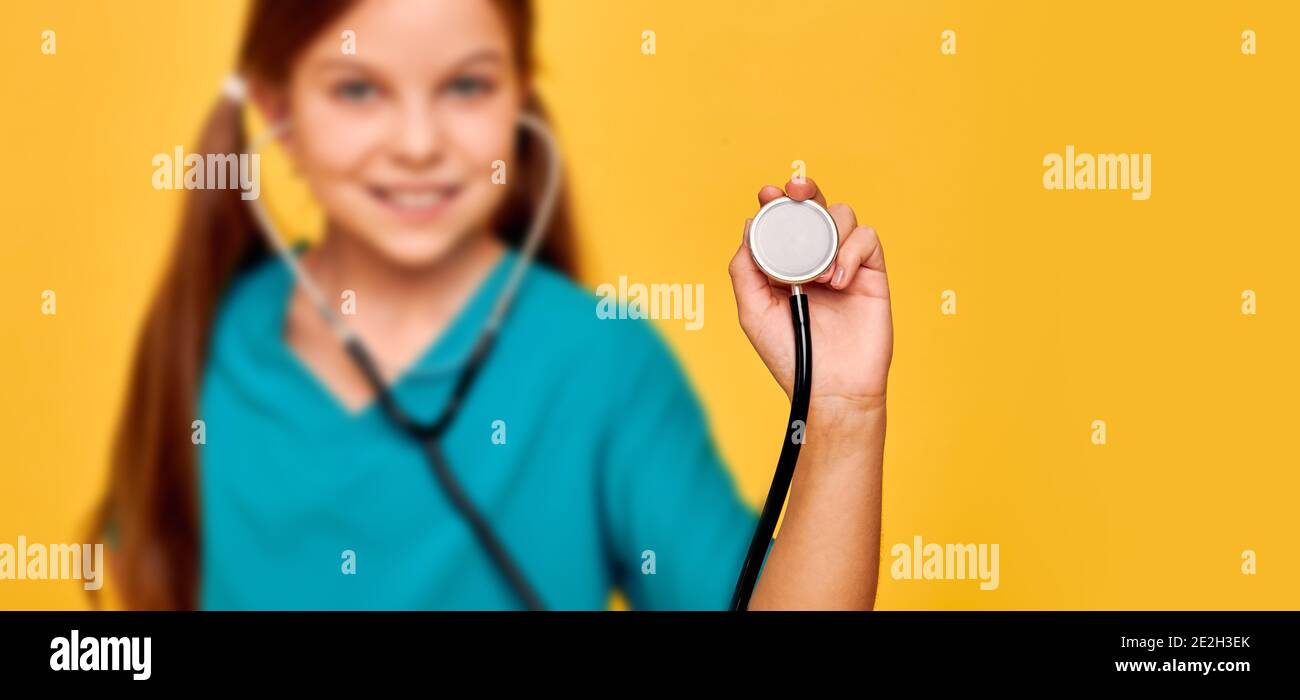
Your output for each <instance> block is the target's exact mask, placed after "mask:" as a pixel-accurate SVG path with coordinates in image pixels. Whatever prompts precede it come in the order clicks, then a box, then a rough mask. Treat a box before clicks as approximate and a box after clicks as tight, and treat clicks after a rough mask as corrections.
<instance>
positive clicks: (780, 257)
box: [749, 197, 840, 285]
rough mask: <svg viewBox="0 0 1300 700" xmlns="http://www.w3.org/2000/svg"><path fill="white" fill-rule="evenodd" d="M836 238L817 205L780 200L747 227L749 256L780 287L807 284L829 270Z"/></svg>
mask: <svg viewBox="0 0 1300 700" xmlns="http://www.w3.org/2000/svg"><path fill="white" fill-rule="evenodd" d="M839 247H840V235H839V231H838V229H836V227H835V220H834V219H832V218H831V215H830V212H828V211H826V209H824V208H823V207H822V206H821V205H820V204H818V203H816V202H813V201H810V200H805V201H798V200H794V199H790V198H789V197H780V198H778V199H774V200H772V201H770V202H768V203H767V204H765V205H763V207H762V208H761V209H759V210H758V213H757V214H755V215H754V219H753V221H751V222H750V223H749V252H750V254H751V255H752V256H753V258H754V263H755V264H757V265H758V267H759V269H760V270H762V271H763V273H764V274H766V275H767V276H768V277H770V278H772V279H773V280H775V281H777V282H782V283H784V284H790V285H797V284H803V283H805V282H811V281H812V280H814V279H817V277H819V276H821V274H822V273H824V272H826V270H828V269H830V266H831V263H833V262H834V261H835V254H836V253H837V252H838V251H839Z"/></svg>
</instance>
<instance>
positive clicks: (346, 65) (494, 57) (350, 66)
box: [313, 49, 504, 73]
mask: <svg viewBox="0 0 1300 700" xmlns="http://www.w3.org/2000/svg"><path fill="white" fill-rule="evenodd" d="M503 60H504V58H503V57H502V55H501V52H500V51H498V50H496V49H479V50H478V51H475V52H474V53H472V54H470V55H468V56H466V57H465V58H462V59H460V60H459V61H457V62H456V63H455V64H453V65H452V67H451V70H453V71H455V70H459V69H461V68H465V67H467V66H469V65H472V64H474V63H480V62H483V61H488V62H491V63H501V62H502V61H503ZM333 69H347V70H363V71H369V72H379V71H377V70H376V69H375V68H374V67H372V66H370V65H369V64H367V63H366V62H364V61H361V60H359V59H355V58H351V59H344V58H331V59H329V60H327V61H323V62H321V63H320V64H318V65H317V66H316V69H315V70H314V71H313V72H316V73H320V72H323V71H327V70H333Z"/></svg>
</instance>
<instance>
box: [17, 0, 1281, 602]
mask: <svg viewBox="0 0 1300 700" xmlns="http://www.w3.org/2000/svg"><path fill="white" fill-rule="evenodd" d="M1193 6H1194V7H1195V8H1196V9H1195V10H1193V9H1191V8H1192V7H1193ZM794 8H798V9H794ZM1297 8H1298V6H1297V4H1295V3H1291V2H1268V3H1264V2H1222V3H1213V4H1212V3H1194V4H1187V5H1177V4H1172V3H1133V2H1096V1H1094V0H1088V1H1087V2H1036V3H1003V2H999V3H993V2H984V3H969V4H958V3H948V2H891V3H878V2H866V1H861V2H859V1H849V0H845V1H843V2H807V3H803V2H799V3H793V2H788V1H787V2H777V1H762V0H744V1H740V0H737V1H734V2H722V1H719V0H710V1H709V2H701V1H699V0H675V1H669V0H654V1H648V0H647V1H640V2H602V1H597V0H550V1H545V0H544V2H543V3H542V13H541V26H540V28H539V30H540V34H539V49H540V51H539V53H540V59H541V63H542V68H543V70H542V74H541V85H542V90H543V92H544V95H545V97H546V98H548V101H549V104H550V107H551V109H552V110H553V112H554V115H555V121H556V124H557V127H558V132H559V135H560V137H561V140H562V142H563V144H564V147H565V149H566V154H567V157H568V161H569V165H570V179H571V184H572V188H573V194H574V197H575V200H576V204H577V206H578V212H579V214H580V223H581V228H582V240H583V259H584V263H585V269H584V274H583V281H584V282H585V283H586V284H587V285H589V286H594V285H595V284H597V283H599V282H603V281H616V280H617V279H618V276H619V275H627V276H628V277H629V278H630V279H631V280H633V281H644V282H703V283H704V284H705V288H706V295H705V299H706V302H705V303H706V316H705V326H704V329H703V330H701V331H697V332H687V331H686V330H684V328H683V322H682V321H661V322H659V323H658V325H659V327H660V328H661V330H662V331H663V332H664V333H665V334H666V335H667V337H668V338H669V339H670V341H671V342H672V344H673V345H674V347H675V348H676V350H677V351H678V352H679V354H680V356H681V357H682V358H683V360H684V362H685V364H686V367H687V369H688V370H689V373H690V375H691V377H692V379H693V381H694V382H695V385H696V386H697V388H698V390H699V391H700V392H701V394H702V397H703V398H704V400H705V402H706V404H707V407H708V410H709V413H710V416H711V420H712V424H713V426H714V428H715V432H716V435H717V438H718V440H719V442H720V444H721V447H722V450H723V453H724V456H725V457H726V459H727V461H728V463H729V464H730V465H732V467H733V469H734V471H735V473H736V474H737V475H738V478H739V480H740V484H741V486H742V488H743V490H744V493H745V495H746V496H747V498H748V499H749V500H750V501H752V502H754V503H758V502H759V500H760V499H761V498H762V496H763V495H764V493H765V491H766V485H767V482H768V480H769V478H770V474H771V469H772V467H773V465H774V463H775V456H776V453H777V450H778V447H779V445H778V441H777V437H776V436H777V435H779V434H780V426H781V425H782V423H783V421H784V419H785V413H786V405H785V400H784V395H783V394H782V393H781V392H780V390H779V389H777V387H776V385H775V384H774V383H773V382H772V381H771V380H770V379H769V377H768V376H767V374H766V371H765V369H764V368H763V366H762V364H761V362H760V361H759V360H758V358H757V356H756V355H755V354H754V352H753V351H752V350H751V349H750V347H749V346H748V344H747V342H746V341H745V338H744V336H743V335H742V334H741V332H740V330H739V328H738V326H737V324H736V321H735V316H734V302H733V299H732V296H731V291H730V287H729V283H728V278H727V274H726V263H727V260H728V258H729V257H730V256H731V254H732V253H733V251H734V249H735V247H736V245H737V243H738V242H739V236H740V231H741V225H742V222H743V220H744V218H745V217H746V216H748V215H750V214H751V213H752V212H753V211H754V210H755V208H756V202H755V199H754V197H755V193H756V192H757V190H758V188H759V186H760V185H762V184H764V183H769V182H770V183H776V184H781V183H783V182H785V180H786V179H788V178H789V176H790V174H791V168H790V164H791V162H792V161H793V160H796V159H799V160H803V161H805V162H806V163H807V165H808V175H809V176H810V177H812V178H814V179H816V180H817V181H818V182H819V183H821V184H822V186H823V188H824V189H825V190H826V192H827V193H828V194H829V196H830V198H831V200H832V201H847V202H849V203H850V204H852V205H853V206H854V207H855V209H856V210H857V212H858V217H859V219H860V220H861V221H863V222H864V223H870V224H873V225H874V226H875V227H876V228H877V229H878V230H879V232H880V235H881V237H882V239H883V241H884V245H885V250H886V256H887V259H888V261H889V271H890V278H891V286H892V291H893V309H894V314H895V330H896V349H895V356H894V365H893V371H892V373H891V377H890V404H889V433H888V441H887V448H886V459H885V484H884V532H883V542H882V545H883V547H882V549H883V552H882V555H883V561H882V569H881V571H882V578H881V585H880V592H879V607H880V608H887V609H888V608H894V609H898V608H922V609H925V608H993V609H1011V608H1047V609H1054V608H1070V609H1073V608H1087V609H1092V608H1120V609H1142V608H1157V609H1163V608H1193V609H1199V608H1296V607H1297V603H1300V593H1298V591H1300V562H1298V561H1297V555H1298V554H1300V543H1298V542H1297V537H1298V536H1300V526H1297V522H1298V520H1297V505H1296V499H1297V494H1300V477H1298V476H1297V461H1298V460H1297V456H1296V455H1297V448H1296V441H1295V435H1296V432H1297V428H1298V427H1300V426H1297V425H1296V418H1297V415H1300V412H1298V411H1297V409H1296V400H1295V397H1296V396H1297V393H1298V390H1300V371H1298V370H1297V362H1296V358H1297V355H1298V354H1300V353H1297V343H1296V340H1297V332H1296V330H1295V329H1296V327H1297V321H1300V313H1298V309H1300V295H1298V294H1297V272H1296V261H1297V259H1298V258H1300V244H1298V243H1297V234H1300V230H1297V224H1296V217H1295V202H1296V194H1295V188H1296V185H1297V163H1298V162H1300V148H1298V145H1300V144H1298V143H1297V135H1296V133H1297V130H1296V124H1298V123H1300V114H1297V101H1296V76H1297V75H1300V70H1297V69H1298V68H1300V60H1298V54H1300V50H1298V48H1297V47H1298V46H1300V10H1298V9H1297ZM242 13H243V5H242V4H241V3H233V2H231V3H228V2H218V3H200V2H167V1H162V0H159V1H149V2H144V1H141V0H125V1H123V2H114V3H100V2H27V3H21V4H19V3H10V4H8V5H7V6H6V11H5V12H4V16H3V18H0V51H2V52H3V54H2V55H3V64H4V66H5V75H6V78H7V82H8V87H9V92H8V94H7V100H6V102H7V104H6V106H5V109H4V110H3V116H0V119H2V120H3V135H4V147H3V156H0V158H2V161H0V162H2V167H0V192H3V195H2V196H0V225H2V226H3V268H2V270H0V309H2V310H3V327H4V329H5V330H4V336H5V340H4V342H3V343H0V385H3V387H4V391H5V396H4V400H3V401H0V444H2V447H0V450H2V452H3V457H2V458H0V459H3V467H2V469H3V471H0V542H10V543H12V542H15V541H16V538H17V536H18V535H20V534H24V535H26V536H27V537H28V538H29V540H30V541H41V542H73V541H77V539H78V537H79V535H80V534H81V527H82V525H83V524H84V523H85V516H86V512H87V509H88V508H89V506H90V504H91V503H92V502H93V500H94V498H95V496H96V495H97V494H98V493H99V492H100V489H101V488H102V487H103V484H104V480H105V474H106V471H105V469H106V463H105V457H106V451H107V448H108V444H109V439H110V435H111V431H112V428H113V423H114V421H115V420H116V417H117V412H118V409H119V402H120V400H121V399H120V397H121V392H122V390H123V387H124V382H125V375H124V369H125V367H126V366H127V361H128V357H129V352H130V349H131V342H132V339H133V337H134V333H135V329H136V327H137V325H138V323H139V321H140V319H141V316H142V313H143V308H144V304H145V303H146V300H147V299H148V297H149V295H150V293H151V291H152V289H153V287H154V285H155V283H156V282H157V278H158V274H159V272H160V268H161V265H162V264H163V262H164V260H165V258H166V257H167V255H168V252H169V245H170V239H171V236H172V231H173V226H174V224H175V218H176V214H177V210H178V204H179V202H180V199H181V193H178V192H168V191H155V190H154V189H153V188H152V187H151V184H150V175H151V173H152V167H151V165H150V159H151V157H152V155H153V154H155V153H158V152H168V153H170V152H171V149H172V147H173V146H174V145H175V144H184V145H186V146H187V149H188V148H189V147H190V146H191V145H193V143H194V139H195V138H196V137H197V134H198V129H199V125H200V124H201V122H202V120H203V118H204V116H205V115H206V113H207V111H208V109H209V108H210V107H211V106H212V104H213V101H214V100H215V99H216V96H217V91H218V88H219V86H220V84H221V80H222V77H223V76H224V74H225V73H226V71H227V70H228V69H229V67H230V66H231V63H232V60H233V54H234V49H235V42H236V39H237V33H238V31H239V27H240V20H241V17H242ZM1247 28H1249V29H1253V30H1255V31H1256V32H1257V33H1258V41H1259V53H1258V55H1256V56H1244V55H1242V53H1241V51H1240V43H1241V38H1240V36H1241V32H1242V31H1243V30H1244V29H1247ZM44 29H53V30H55V31H56V32H57V49H58V53H57V54H56V55H55V56H44V55H42V54H41V52H40V43H41V31H42V30H44ZM646 29H650V30H653V31H655V32H656V34H657V44H658V45H657V54H655V55H653V56H645V55H642V54H641V52H640V47H641V33H642V31H643V30H646ZM945 29H953V30H955V31H956V32H957V49H958V53H957V55H956V56H944V55H941V53H940V50H939V47H940V34H941V32H942V31H943V30H945ZM1067 144H1073V145H1075V146H1076V147H1077V148H1078V149H1079V150H1080V151H1084V152H1117V153H1128V152H1135V153H1143V152H1145V153H1151V154H1152V158H1153V163H1152V173H1151V175H1152V196H1151V199H1150V200H1149V201H1146V202H1137V201H1133V200H1131V199H1130V198H1129V196H1128V193H1126V192H1051V191H1046V190H1044V189H1043V186H1042V184H1041V183H1042V171H1043V167H1042V165H1041V162H1042V158H1043V156H1044V155H1045V154H1046V153H1049V152H1054V153H1061V152H1063V151H1064V149H1065V146H1066V145H1067ZM287 187H288V186H287V185H285V186H284V187H282V186H281V185H280V183H278V182H277V181H276V180H274V179H272V181H271V182H269V183H268V184H267V185H266V187H265V188H264V190H263V191H264V192H265V193H267V196H268V197H269V199H270V201H271V202H272V206H273V207H274V208H275V210H276V211H277V212H278V213H279V215H281V216H287V217H291V218H294V217H296V218H297V220H300V221H304V220H310V217H311V216H312V213H311V211H310V208H309V205H308V204H306V203H305V201H306V200H305V198H303V197H296V196H294V195H292V194H287V195H286V194H285V192H286V191H288V192H290V193H291V192H292V190H288V189H286V188H287ZM277 191H278V192H280V195H279V196H277ZM45 289H53V290H55V291H57V293H58V314H57V316H53V317H46V316H42V315H41V313H40V302H41V292H42V290H45ZM945 289H952V290H955V291H956V292H957V295H958V314H957V315H955V316H944V315H941V313H940V293H941V292H942V291H943V290H945ZM1245 289H1253V290H1255V291H1256V292H1257V294H1258V299H1259V301H1258V304H1259V313H1258V315H1256V316H1244V315H1243V314H1242V313H1241V311H1240V303H1241V301H1240V294H1241V292H1242V290H1245ZM1094 419H1102V420H1105V421H1106V422H1107V433H1108V439H1109V444H1107V445H1105V446H1095V445H1092V444H1091V443H1090V441H1089V437H1090V430H1091V428H1090V425H1091V423H1092V421H1093V420H1094ZM913 535H921V536H922V537H924V538H925V540H926V541H927V542H938V543H964V542H971V543H998V544H999V545H1000V546H1001V586H1000V587H999V588H998V589H997V590H996V591H991V592H983V591H980V590H979V589H978V587H977V585H976V584H975V582H973V581H951V582H949V581H932V582H924V581H894V580H892V579H891V578H890V577H889V567H888V565H889V562H890V558H889V556H888V553H889V547H890V546H891V545H892V544H894V543H897V542H905V543H909V544H910V543H911V540H912V536H913ZM1246 549H1253V550H1255V551H1256V552H1257V553H1258V557H1259V573H1258V574H1257V575H1255V576H1245V575H1243V574H1242V573H1241V571H1240V557H1241V552H1242V551H1243V550H1246ZM110 585H111V584H110ZM83 604H84V599H83V597H82V594H81V592H80V590H79V587H78V586H77V585H75V584H72V583H66V582H16V581H0V608H29V607H38V608H64V607H80V606H82V605H83Z"/></svg>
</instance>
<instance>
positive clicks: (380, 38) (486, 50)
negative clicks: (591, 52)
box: [278, 0, 524, 266]
mask: <svg viewBox="0 0 1300 700" xmlns="http://www.w3.org/2000/svg"><path fill="white" fill-rule="evenodd" d="M345 33H346V34H345ZM352 45H355V54H353V53H349V52H348V50H349V49H350V48H351V46H352ZM521 83H522V76H520V75H519V72H518V70H517V69H516V64H515V56H514V55H513V49H512V46H511V42H510V36H509V34H508V30H507V27H506V24H505V20H504V18H503V17H501V16H500V14H499V12H498V10H497V9H496V8H495V7H494V4H493V3H492V2H491V1H490V0H434V1H430V2H404V1H402V0H363V1H362V2H359V3H357V4H356V6H355V7H353V8H351V9H350V10H349V11H348V12H346V13H345V14H344V15H343V16H341V17H340V19H339V20H338V21H337V22H335V23H334V24H333V25H331V26H330V27H329V28H328V29H326V30H325V31H324V32H322V33H321V35H320V36H319V38H317V39H316V40H315V41H314V42H313V43H312V44H311V45H310V46H309V47H308V48H307V49H306V50H305V51H304V52H303V53H302V55H301V56H300V57H299V58H298V59H297V61H296V62H295V64H294V65H293V66H292V69H291V71H290V74H289V80H288V84H287V85H286V89H285V91H284V92H283V94H282V95H281V96H280V98H279V100H278V101H279V102H280V103H281V105H282V107H281V108H282V110H283V112H284V116H286V117H287V118H288V119H289V120H290V121H291V124H292V126H291V129H290V131H289V134H288V136H287V139H286V145H287V147H288V149H289V152H290V154H291V157H292V159H293V161H294V165H295V166H296V169H297V170H298V172H299V173H301V175H302V176H303V177H305V178H306V180H307V182H308V184H309V185H310V187H311V189H312V191H313V192H314V194H315V196H316V198H317V200H318V201H319V202H320V204H321V206H322V207H323V209H324V210H325V214H326V217H327V218H328V220H329V222H330V225H331V227H332V230H333V231H335V232H336V233H338V234H342V235H348V236H354V237H356V238H357V239H358V240H360V241H362V242H364V243H365V244H367V245H368V246H369V247H371V248H372V249H373V250H374V251H376V252H377V253H378V254H380V255H382V256H384V257H386V258H388V259H390V260H392V261H394V262H396V263H398V264H401V265H406V266H421V265H427V264H430V263H433V262H436V261H437V260H439V259H440V258H442V256H444V255H445V254H446V253H447V252H448V251H449V250H450V249H451V248H452V246H454V245H455V244H456V243H457V242H458V241H460V240H462V239H463V238H465V237H466V236H469V235H472V234H476V233H480V232H483V231H484V230H485V229H486V226H487V224H488V219H489V217H490V216H491V215H492V213H493V211H495V209H496V208H497V206H498V205H499V204H500V202H501V200H502V199H503V197H504V195H505V192H506V185H504V184H494V183H493V177H492V175H493V170H494V167H493V161H496V160H501V161H504V163H505V168H506V172H505V174H506V176H507V177H508V176H509V175H510V167H511V166H512V165H513V160H512V159H513V155H514V136H515V133H516V118H517V116H518V114H519V110H520V107H521V104H522V95H523V92H524V90H523V85H522V84H521ZM497 179H498V180H500V178H499V177H498V178H497Z"/></svg>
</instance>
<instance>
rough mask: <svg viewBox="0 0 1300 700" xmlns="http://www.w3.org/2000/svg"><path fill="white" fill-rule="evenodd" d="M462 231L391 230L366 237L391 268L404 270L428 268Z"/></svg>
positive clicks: (441, 257)
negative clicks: (390, 264)
mask: <svg viewBox="0 0 1300 700" xmlns="http://www.w3.org/2000/svg"><path fill="white" fill-rule="evenodd" d="M464 237H465V235H464V232H463V231H462V232H452V231H446V230H436V231H431V230H428V229H424V230H418V229H417V230H410V229H405V230H400V229H399V230H392V231H383V232H380V233H377V234H376V235H375V236H374V237H370V236H367V238H369V239H370V241H371V243H372V244H374V246H375V247H376V248H377V249H378V252H379V253H380V254H381V255H383V256H384V257H385V258H387V259H388V260H389V261H391V262H392V263H393V264H394V265H397V266H399V267H405V268H412V269H415V268H422V267H430V266H432V265H435V264H437V263H438V262H440V261H441V260H443V259H444V258H446V257H447V255H448V254H449V253H450V252H451V251H452V249H454V248H455V247H456V245H457V244H458V243H460V242H461V240H462V239H464Z"/></svg>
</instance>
